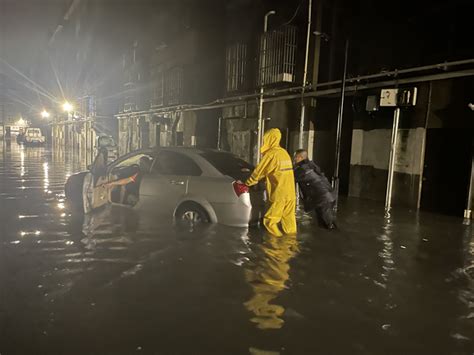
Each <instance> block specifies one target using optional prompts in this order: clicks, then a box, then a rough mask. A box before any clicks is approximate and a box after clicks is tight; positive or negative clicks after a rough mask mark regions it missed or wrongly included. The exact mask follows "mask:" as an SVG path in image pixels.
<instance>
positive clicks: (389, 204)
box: [385, 107, 400, 218]
mask: <svg viewBox="0 0 474 355" xmlns="http://www.w3.org/2000/svg"><path fill="white" fill-rule="evenodd" d="M399 121H400V108H399V107H397V108H396V109H395V112H394V114H393V127H392V142H391V145H390V160H389V164H388V178H387V191H386V194H385V218H390V210H391V208H392V188H393V174H394V170H395V159H396V157H397V137H398V122H399Z"/></svg>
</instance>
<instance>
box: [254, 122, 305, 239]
mask: <svg viewBox="0 0 474 355" xmlns="http://www.w3.org/2000/svg"><path fill="white" fill-rule="evenodd" d="M280 140H281V133H280V130H279V129H277V128H272V129H270V130H269V131H267V132H266V133H265V134H264V136H263V145H262V148H261V149H260V152H261V153H262V155H263V157H262V160H261V161H260V163H259V164H258V165H257V167H256V168H255V170H254V171H253V173H252V175H251V176H250V178H249V179H248V180H247V181H246V185H248V186H252V185H255V184H257V183H258V181H259V180H261V179H263V178H265V179H266V187H267V193H268V200H269V201H270V208H269V209H268V211H267V213H266V214H265V217H264V219H263V224H264V225H265V227H266V228H267V230H268V231H269V232H270V233H271V234H273V235H277V236H280V235H282V234H281V232H280V230H279V228H278V224H279V223H280V222H281V225H282V228H283V231H284V232H285V233H286V234H295V233H296V217H295V209H296V192H295V178H294V175H293V163H292V161H291V158H290V156H289V154H288V152H287V151H286V150H284V149H283V148H281V147H280Z"/></svg>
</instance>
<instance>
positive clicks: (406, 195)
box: [116, 0, 474, 215]
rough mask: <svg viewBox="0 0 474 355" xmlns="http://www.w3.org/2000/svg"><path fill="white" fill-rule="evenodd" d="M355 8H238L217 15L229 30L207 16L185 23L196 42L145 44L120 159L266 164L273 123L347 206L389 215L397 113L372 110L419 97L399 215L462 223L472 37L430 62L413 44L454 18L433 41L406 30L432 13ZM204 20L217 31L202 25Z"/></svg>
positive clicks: (396, 187) (396, 188)
mask: <svg viewBox="0 0 474 355" xmlns="http://www.w3.org/2000/svg"><path fill="white" fill-rule="evenodd" d="M310 4H311V6H310ZM216 6H217V5H216ZM357 6H358V5H357V4H353V3H352V2H350V1H344V0H340V1H335V2H333V1H320V2H316V3H311V2H310V1H304V2H302V3H301V4H300V5H299V6H296V5H294V4H288V3H287V2H283V1H276V2H275V1H273V2H266V1H259V2H250V1H235V2H228V3H227V4H226V5H225V7H219V6H217V7H216V10H215V11H220V13H221V14H222V18H221V19H215V17H216V16H214V17H213V20H209V14H207V15H206V11H209V9H208V8H205V7H204V8H203V9H201V12H200V15H199V14H198V15H196V14H194V15H189V14H188V17H187V16H186V14H184V15H183V17H184V18H187V19H188V21H189V22H188V26H187V27H185V29H183V28H181V29H178V30H175V31H174V32H173V31H172V32H173V34H172V35H169V36H168V37H166V36H164V37H163V36H161V37H160V38H157V39H154V40H153V39H152V40H149V39H147V40H145V41H142V43H143V47H141V43H140V42H134V43H133V44H132V45H131V46H130V51H129V53H127V54H126V55H125V59H124V61H123V71H124V73H125V75H126V79H125V80H124V91H125V93H126V94H125V95H124V102H123V105H122V106H121V109H120V113H119V114H118V115H117V116H116V117H117V118H118V121H119V145H120V153H121V154H124V153H126V152H129V151H131V150H134V149H138V148H144V147H153V146H168V145H183V146H203V147H213V148H219V149H224V150H227V151H231V152H233V153H234V154H236V155H238V156H240V157H242V158H244V159H246V160H248V161H253V162H256V160H257V156H258V151H257V147H258V145H257V141H258V126H259V124H258V123H259V119H262V120H263V124H264V129H268V128H274V127H275V128H279V129H280V130H281V131H282V136H283V140H282V143H281V144H282V146H283V147H285V148H286V149H288V150H289V151H290V152H293V151H294V150H295V149H297V148H299V147H303V148H306V149H308V151H309V152H310V155H312V156H313V157H314V159H315V160H316V161H317V162H318V164H320V165H321V166H322V168H323V170H324V171H326V173H327V175H329V176H331V177H332V180H333V182H334V183H335V182H337V183H338V185H339V192H340V194H341V195H345V196H351V197H357V198H365V199H373V200H378V201H383V200H384V199H385V195H386V190H387V176H388V170H389V160H390V159H389V158H390V150H391V140H392V135H393V130H392V127H393V126H392V123H393V113H394V109H393V108H384V107H377V105H375V106H374V105H373V103H374V102H375V103H378V102H379V100H380V95H381V91H382V90H384V89H399V90H404V89H410V90H412V89H414V88H416V89H417V96H418V99H417V102H416V105H415V106H413V107H404V108H403V109H402V110H401V118H400V125H399V129H398V130H397V132H398V138H397V141H396V148H395V154H394V155H393V156H394V159H395V164H394V183H393V189H392V196H393V198H392V200H393V205H394V206H404V207H409V208H413V209H417V208H421V209H424V210H430V211H436V212H442V213H447V214H453V215H462V214H463V210H465V209H469V207H468V205H469V203H468V202H469V201H470V199H471V200H472V192H471V194H470V195H469V191H472V185H473V181H472V180H473V179H472V177H471V176H472V173H471V171H472V168H471V166H472V146H473V142H472V137H473V136H474V134H473V122H474V120H473V119H472V116H473V112H472V111H471V110H470V109H469V107H468V103H469V102H471V101H474V99H473V98H472V97H471V96H472V92H474V90H473V86H472V85H473V76H474V60H473V59H472V58H474V57H473V56H469V51H466V49H465V48H466V46H463V45H462V43H458V42H460V36H462V34H463V33H465V29H463V28H462V25H459V26H458V27H456V26H455V25H453V26H454V27H453V33H458V36H454V35H453V36H452V37H449V36H445V35H442V36H441V37H440V38H441V39H442V40H443V41H446V42H447V43H448V42H449V43H451V45H450V46H447V47H446V48H445V50H442V51H439V50H438V46H437V43H435V42H433V43H428V44H425V45H424V49H423V50H421V49H420V45H421V44H420V43H419V38H418V37H417V36H416V35H411V34H412V32H413V33H414V34H416V33H417V32H420V31H421V32H426V31H429V26H433V25H434V24H436V21H437V18H438V17H439V11H438V10H440V11H441V10H443V9H444V7H446V9H444V10H446V11H448V8H447V5H446V4H444V5H439V6H441V7H442V8H439V9H438V10H436V11H434V10H433V11H431V10H430V12H429V13H427V15H426V17H425V18H424V21H426V26H428V27H423V26H418V25H416V23H415V22H407V23H404V22H403V21H410V18H412V17H413V16H415V14H416V13H417V12H418V11H421V12H423V11H424V10H423V7H418V5H417V6H415V7H414V8H413V14H409V13H405V12H403V11H402V10H394V11H395V12H397V11H401V12H400V13H399V14H398V15H397V16H395V13H390V14H388V13H384V11H381V10H380V9H378V10H377V9H371V8H367V9H366V13H361V12H357V11H355V10H357V9H356V8H354V7H357ZM377 6H378V5H377ZM270 10H273V11H275V12H276V14H273V13H270ZM375 10H377V11H376V13H377V14H378V17H377V18H375V19H372V20H371V21H373V23H376V24H379V25H380V26H388V27H389V28H390V31H391V32H392V33H396V35H394V36H393V38H391V39H390V41H387V40H386V39H385V38H383V36H381V33H380V32H378V31H375V30H374V28H373V26H367V25H366V24H367V23H368V20H369V19H370V18H371V14H372V13H373V12H374V11H375ZM178 12H179V11H178ZM289 14H290V15H291V16H289V17H288V15H289ZM380 14H384V16H380ZM168 15H169V14H164V15H163V18H166V17H169V16H168ZM193 16H195V17H193ZM199 16H203V17H202V18H204V19H205V20H203V22H206V23H207V27H206V26H200V25H199V24H197V22H198V21H197V20H196V19H197V18H199ZM171 18H173V16H172V15H171ZM264 19H265V21H264ZM157 23H159V21H157ZM265 23H266V25H265V26H266V28H264V27H265V26H264V24H265ZM163 26H165V27H166V25H163ZM216 29H219V30H220V31H216ZM394 29H399V31H398V32H397V30H394ZM265 30H266V31H265ZM157 33H158V32H157ZM440 35H441V34H440ZM152 37H153V36H152ZM420 38H421V37H420ZM454 42H456V43H457V44H456V46H453V45H452V44H453V43H454ZM345 48H348V51H345ZM453 48H458V49H456V50H454V49H453ZM394 50H396V51H397V52H394ZM345 54H347V56H346V55H345ZM471 54H472V53H471ZM345 57H347V58H348V60H347V62H348V65H347V74H346V79H347V80H346V86H345V96H344V99H345V100H344V105H343V106H342V107H341V106H340V103H341V87H342V80H341V79H342V76H343V67H344V58H345ZM413 63H416V64H417V65H413ZM262 91H263V95H262ZM262 102H263V104H262ZM260 108H262V109H261V110H260ZM338 117H340V120H339V122H340V123H342V125H341V126H340V130H339V132H340V135H338ZM338 142H340V144H338ZM440 146H444V147H446V148H445V149H444V150H443V152H441V151H438V150H439V147H440ZM336 152H339V154H337V153H336ZM441 156H442V159H438V158H439V157H441ZM336 161H339V170H336V168H335V166H336ZM441 162H442V163H441ZM447 186H449V187H447ZM469 196H471V197H469Z"/></svg>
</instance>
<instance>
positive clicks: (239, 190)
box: [232, 181, 249, 197]
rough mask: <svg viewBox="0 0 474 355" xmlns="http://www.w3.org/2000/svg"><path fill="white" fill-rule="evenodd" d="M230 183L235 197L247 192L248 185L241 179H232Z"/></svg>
mask: <svg viewBox="0 0 474 355" xmlns="http://www.w3.org/2000/svg"><path fill="white" fill-rule="evenodd" d="M232 185H233V186H234V191H235V194H236V195H237V197H239V196H240V195H242V194H245V193H248V192H249V187H248V186H247V185H245V184H244V183H242V182H241V181H234V182H233V184H232Z"/></svg>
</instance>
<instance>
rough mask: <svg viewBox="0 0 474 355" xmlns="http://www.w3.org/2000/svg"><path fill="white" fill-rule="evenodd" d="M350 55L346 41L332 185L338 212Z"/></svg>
mask: <svg viewBox="0 0 474 355" xmlns="http://www.w3.org/2000/svg"><path fill="white" fill-rule="evenodd" d="M348 55H349V40H347V39H346V49H345V52H344V71H343V74H342V88H341V99H340V102H339V113H338V116H337V131H336V153H335V167H334V176H333V180H332V185H333V188H334V193H335V195H336V201H335V204H334V210H335V211H337V207H338V202H339V167H340V161H341V140H342V117H343V115H344V97H345V95H346V76H347V58H348Z"/></svg>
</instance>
